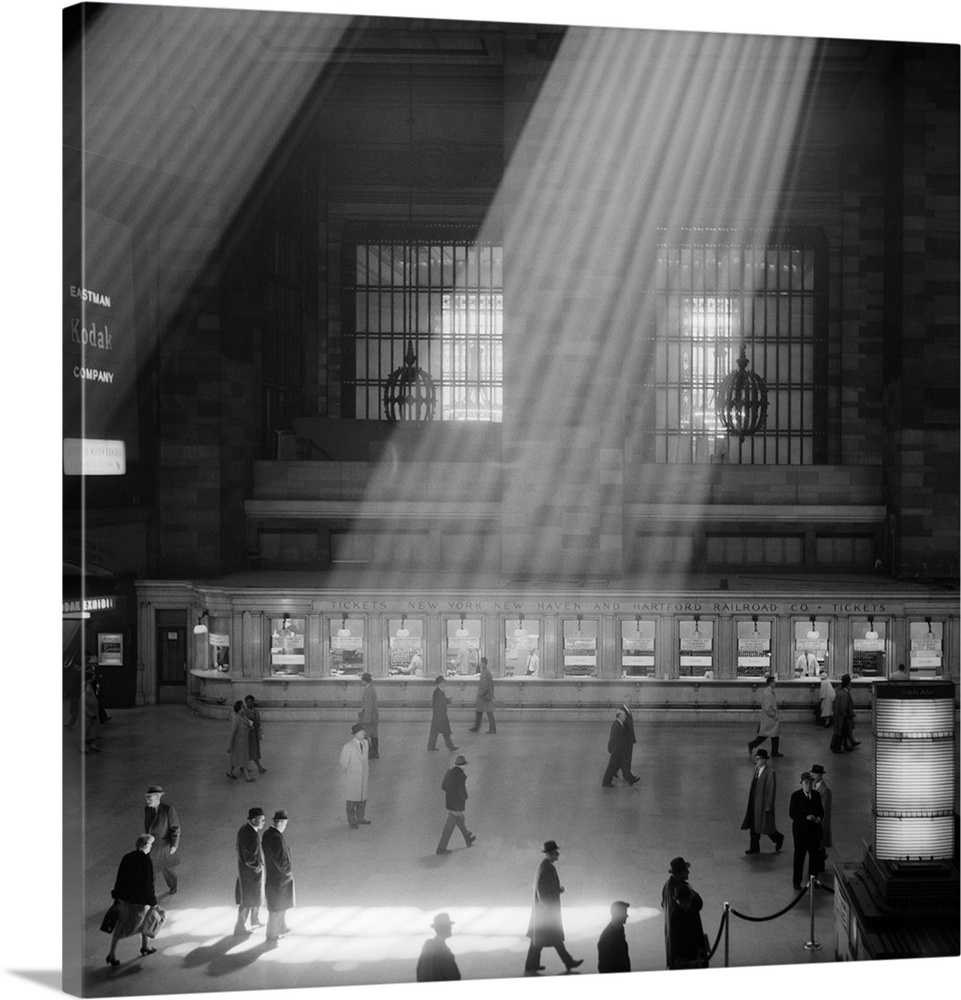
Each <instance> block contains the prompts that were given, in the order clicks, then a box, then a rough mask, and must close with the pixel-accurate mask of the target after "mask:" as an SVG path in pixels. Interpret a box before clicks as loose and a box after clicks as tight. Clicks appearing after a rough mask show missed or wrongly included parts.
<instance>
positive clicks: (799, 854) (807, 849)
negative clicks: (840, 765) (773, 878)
mask: <svg viewBox="0 0 961 1000" xmlns="http://www.w3.org/2000/svg"><path fill="white" fill-rule="evenodd" d="M813 785H814V778H813V777H812V775H811V772H810V771H805V772H804V773H803V774H802V775H801V787H800V788H799V789H798V790H797V791H796V792H792V793H791V804H790V807H789V815H790V817H791V832H792V834H793V835H794V888H795V889H798V890H800V889H801V878H802V877H803V875H804V858H805V855H807V858H808V876H811V875H813V874H814V873H815V871H816V869H817V867H818V859H817V856H818V852H819V851H820V849H821V817H822V816H823V815H824V807H823V806H822V805H821V796H820V795H818V793H817V792H816V791H814V788H813Z"/></svg>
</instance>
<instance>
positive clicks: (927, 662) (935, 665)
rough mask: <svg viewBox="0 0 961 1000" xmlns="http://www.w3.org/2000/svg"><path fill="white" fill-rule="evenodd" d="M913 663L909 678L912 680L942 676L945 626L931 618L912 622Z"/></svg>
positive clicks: (911, 663)
mask: <svg viewBox="0 0 961 1000" xmlns="http://www.w3.org/2000/svg"><path fill="white" fill-rule="evenodd" d="M910 628H911V662H910V664H909V666H908V670H909V673H908V676H909V677H910V679H911V680H925V679H928V678H931V677H940V676H941V664H942V652H943V647H942V641H943V633H944V625H943V623H942V622H933V621H931V619H930V618H927V619H925V620H924V621H920V622H911V623H910Z"/></svg>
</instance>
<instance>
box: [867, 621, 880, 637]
mask: <svg viewBox="0 0 961 1000" xmlns="http://www.w3.org/2000/svg"><path fill="white" fill-rule="evenodd" d="M864 638H865V639H877V638H879V636H878V633H877V629H875V627H874V619H873V618H868V630H867V632H865V633H864Z"/></svg>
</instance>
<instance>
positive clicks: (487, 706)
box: [470, 656, 497, 733]
mask: <svg viewBox="0 0 961 1000" xmlns="http://www.w3.org/2000/svg"><path fill="white" fill-rule="evenodd" d="M480 668H481V669H480V680H479V681H478V682H477V703H476V704H475V705H474V715H475V718H474V725H473V726H471V727H470V731H471V732H472V733H477V732H480V725H481V716H482V715H483V714H484V713H485V712H486V713H487V731H488V733H496V732H497V723H496V722H494V678H493V677H492V676H491V672H490V668H489V667H488V666H487V657H486V656H482V657H481V661H480Z"/></svg>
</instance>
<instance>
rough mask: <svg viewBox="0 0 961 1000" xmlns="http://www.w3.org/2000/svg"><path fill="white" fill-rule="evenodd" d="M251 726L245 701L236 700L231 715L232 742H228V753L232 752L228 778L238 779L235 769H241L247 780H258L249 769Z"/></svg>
mask: <svg viewBox="0 0 961 1000" xmlns="http://www.w3.org/2000/svg"><path fill="white" fill-rule="evenodd" d="M250 726H251V722H250V719H249V718H248V717H247V713H246V712H245V711H244V703H243V702H242V701H235V702H234V710H233V712H232V713H231V715H230V742H229V743H228V744H227V753H228V754H230V760H229V764H230V770H229V771H228V772H227V777H228V778H233V779H234V780H236V778H237V775H236V774H234V771H236V770H238V769H239V771H240V773H241V774H242V775H243V776H244V777H245V778H246V779H247V781H254V780H256V779H254V778H252V777H251V776H250V773H249V772H248V770H247V768H248V765H249V764H250V738H249V736H248V732H249V730H250Z"/></svg>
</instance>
